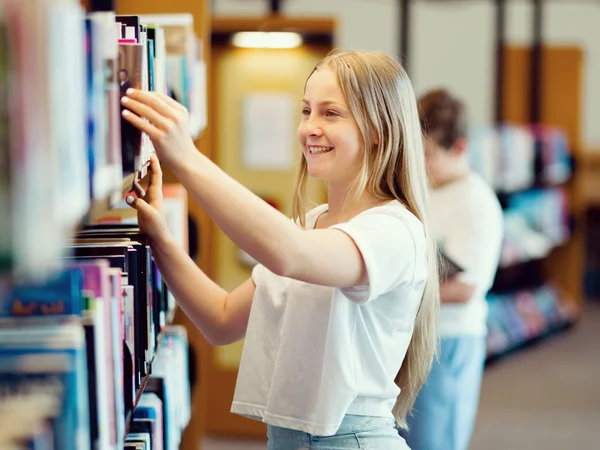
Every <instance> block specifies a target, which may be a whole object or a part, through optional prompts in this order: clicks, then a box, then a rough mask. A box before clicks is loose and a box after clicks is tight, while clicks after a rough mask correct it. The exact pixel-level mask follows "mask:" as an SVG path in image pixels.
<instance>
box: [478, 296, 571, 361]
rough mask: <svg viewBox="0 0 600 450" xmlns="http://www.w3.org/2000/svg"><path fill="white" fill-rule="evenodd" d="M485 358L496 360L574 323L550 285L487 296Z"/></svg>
mask: <svg viewBox="0 0 600 450" xmlns="http://www.w3.org/2000/svg"><path fill="white" fill-rule="evenodd" d="M487 302H488V307H489V313H488V336H487V354H488V358H491V357H496V356H500V355H502V354H505V353H507V352H509V351H511V350H514V349H516V348H518V347H520V346H522V345H524V344H526V343H528V342H531V341H533V340H535V339H537V338H540V337H543V336H545V335H547V334H549V333H551V332H552V331H555V330H559V329H561V328H564V327H565V326H566V325H568V324H570V323H571V322H572V321H573V319H574V317H575V316H574V311H573V309H572V308H571V306H570V304H569V302H568V301H566V300H565V299H563V298H561V293H560V291H559V290H558V289H557V288H555V287H554V286H553V285H551V284H544V285H542V286H540V287H537V288H532V289H523V290H518V291H516V292H512V293H505V294H488V296H487Z"/></svg>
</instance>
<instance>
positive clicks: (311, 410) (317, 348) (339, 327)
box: [231, 200, 427, 436]
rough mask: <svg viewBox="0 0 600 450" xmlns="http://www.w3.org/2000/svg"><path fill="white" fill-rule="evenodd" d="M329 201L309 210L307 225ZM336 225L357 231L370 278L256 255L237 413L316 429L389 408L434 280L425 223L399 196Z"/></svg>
mask: <svg viewBox="0 0 600 450" xmlns="http://www.w3.org/2000/svg"><path fill="white" fill-rule="evenodd" d="M326 210H327V205H321V206H319V207H317V208H315V209H313V210H312V211H310V212H309V213H308V214H307V220H306V228H307V229H311V228H313V227H314V224H315V221H316V219H317V217H318V216H319V215H320V214H321V213H323V212H325V211H326ZM330 228H337V229H340V230H342V231H344V232H345V233H346V234H348V235H349V236H350V237H351V238H352V239H353V240H354V242H355V243H356V245H357V246H358V248H359V249H360V252H361V254H362V257H363V259H364V261H365V265H366V268H367V273H368V277H369V285H365V286H356V287H353V288H344V289H338V288H333V287H328V286H320V285H315V284H310V283H305V282H301V281H297V280H294V279H291V278H285V277H281V276H278V275H275V274H274V273H272V272H271V271H269V270H268V269H266V268H265V267H264V266H262V265H257V266H256V267H255V268H254V270H253V272H252V276H253V279H254V282H255V284H256V293H255V295H254V300H253V302H252V308H251V311H250V319H249V322H248V328H247V331H246V340H245V344H244V350H243V353H242V360H241V363H240V369H239V374H238V379H237V384H236V389H235V396H234V399H233V405H232V408H231V411H232V412H233V413H237V414H241V415H244V416H247V417H251V418H255V419H258V420H262V421H264V422H266V423H268V424H271V425H275V426H279V427H284V428H290V429H294V430H300V431H304V432H306V433H310V434H313V435H318V436H328V435H333V434H335V432H336V431H337V429H338V428H339V425H340V423H341V421H342V419H343V417H344V415H346V414H356V415H370V416H378V417H392V413H391V410H392V408H393V406H394V403H395V401H396V398H397V396H398V394H399V392H400V390H399V389H398V387H397V386H396V384H395V383H394V378H395V377H396V374H397V373H398V371H399V369H400V365H401V364H402V361H403V360H404V356H405V354H406V350H407V348H408V344H409V342H410V339H411V336H412V332H413V327H414V321H415V317H416V313H417V310H418V307H419V305H420V302H421V297H422V295H423V290H424V287H425V283H426V280H427V261H426V259H427V255H426V244H425V235H424V231H423V227H422V225H421V222H420V221H419V220H418V219H417V218H416V217H415V216H414V215H413V214H411V213H410V212H409V211H408V210H407V209H406V208H405V207H404V206H402V204H401V203H400V202H398V201H395V200H394V201H392V202H390V203H388V204H386V205H383V206H378V207H375V208H371V209H369V210H367V211H364V212H362V213H361V214H359V215H357V216H356V217H354V218H353V219H351V220H350V221H348V222H346V223H341V224H338V225H334V226H332V227H330Z"/></svg>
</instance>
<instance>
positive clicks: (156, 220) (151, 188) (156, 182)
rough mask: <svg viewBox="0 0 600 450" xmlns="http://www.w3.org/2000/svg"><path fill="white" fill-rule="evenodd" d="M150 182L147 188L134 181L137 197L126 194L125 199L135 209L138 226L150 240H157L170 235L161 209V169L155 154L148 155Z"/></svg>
mask: <svg viewBox="0 0 600 450" xmlns="http://www.w3.org/2000/svg"><path fill="white" fill-rule="evenodd" d="M148 176H149V179H150V183H149V184H148V190H147V191H146V192H144V189H143V188H142V187H141V186H140V185H139V184H137V183H136V185H135V188H134V189H135V193H136V194H137V196H138V197H137V198H135V197H133V196H128V197H127V199H126V201H127V204H129V206H131V207H132V208H133V209H135V210H136V211H137V216H138V226H139V228H140V231H141V232H143V233H145V234H146V235H147V236H148V237H149V238H150V239H151V240H152V241H154V242H157V241H159V240H161V239H167V238H168V237H169V236H170V232H169V228H168V227H167V220H166V218H165V215H164V212H163V210H162V205H163V193H162V171H161V169H160V164H159V162H158V159H157V158H156V155H152V156H151V157H150V168H149V170H148Z"/></svg>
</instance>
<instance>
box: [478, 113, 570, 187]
mask: <svg viewBox="0 0 600 450" xmlns="http://www.w3.org/2000/svg"><path fill="white" fill-rule="evenodd" d="M468 158H469V164H470V166H471V167H472V168H473V170H474V171H475V172H477V173H479V174H480V175H481V176H482V177H483V178H484V180H486V181H487V183H488V184H489V185H490V186H491V187H492V188H493V189H494V190H496V191H497V192H498V193H512V192H517V191H522V190H526V189H530V188H534V187H552V186H557V185H560V184H562V183H564V182H565V181H567V180H568V179H569V177H570V175H571V169H572V167H571V166H572V162H571V156H570V151H569V146H568V142H567V139H566V136H565V134H564V133H563V132H562V131H561V130H559V129H556V128H551V127H543V126H516V125H510V124H506V125H502V126H499V127H486V126H479V127H474V128H473V130H472V131H471V133H470V136H469V146H468Z"/></svg>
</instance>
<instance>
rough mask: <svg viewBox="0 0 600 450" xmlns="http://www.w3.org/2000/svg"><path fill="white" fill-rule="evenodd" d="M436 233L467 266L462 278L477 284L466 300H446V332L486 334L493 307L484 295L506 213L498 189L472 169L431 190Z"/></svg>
mask: <svg viewBox="0 0 600 450" xmlns="http://www.w3.org/2000/svg"><path fill="white" fill-rule="evenodd" d="M430 199H431V204H430V208H431V220H432V222H431V223H432V227H433V233H434V236H435V237H436V240H437V242H438V245H439V246H440V247H441V248H443V251H444V253H445V254H446V255H447V256H448V257H449V258H450V259H452V260H454V261H456V263H457V264H459V265H460V266H461V267H462V268H463V269H464V272H461V273H460V274H459V275H458V279H459V280H460V281H462V282H463V283H466V284H471V285H473V286H475V292H474V293H473V296H472V297H471V298H470V299H469V301H468V302H466V303H464V304H463V303H456V304H454V303H442V308H441V313H440V321H439V333H440V336H441V337H442V338H453V337H459V336H481V337H483V336H485V335H486V332H487V326H486V321H487V315H488V308H487V302H486V300H485V297H486V294H487V292H488V291H489V289H490V287H491V286H492V283H493V282H494V276H495V275H496V270H497V268H498V261H499V259H500V252H501V249H502V237H503V231H504V230H503V218H502V208H501V206H500V202H499V201H498V198H497V196H496V194H495V193H494V191H493V190H492V189H491V188H490V187H489V186H488V185H487V184H486V182H485V181H484V180H483V179H482V178H481V177H480V176H479V175H477V174H475V173H472V174H470V175H469V176H467V177H465V178H462V179H460V180H457V181H454V182H452V183H449V184H447V185H445V186H442V187H440V188H438V189H433V191H432V192H431V197H430Z"/></svg>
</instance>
